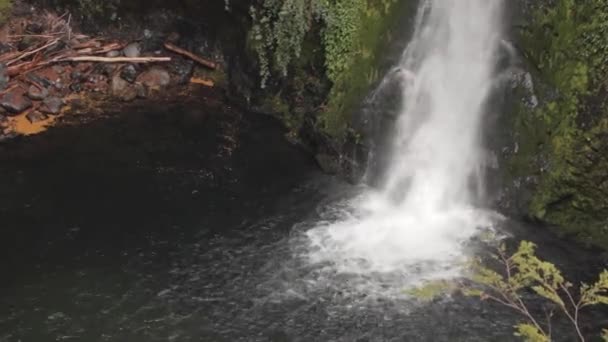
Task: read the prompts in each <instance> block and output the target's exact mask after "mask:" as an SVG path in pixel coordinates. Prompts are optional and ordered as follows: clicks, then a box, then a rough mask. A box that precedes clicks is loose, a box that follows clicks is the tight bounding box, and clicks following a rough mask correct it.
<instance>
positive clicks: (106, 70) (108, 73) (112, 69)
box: [102, 63, 118, 77]
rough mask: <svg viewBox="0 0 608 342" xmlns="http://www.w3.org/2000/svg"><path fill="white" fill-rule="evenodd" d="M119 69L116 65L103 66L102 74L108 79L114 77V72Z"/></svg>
mask: <svg viewBox="0 0 608 342" xmlns="http://www.w3.org/2000/svg"><path fill="white" fill-rule="evenodd" d="M117 68H118V65H116V64H114V63H107V64H105V65H104V66H103V69H102V73H103V74H104V75H106V76H108V77H110V76H112V75H114V72H115V71H116V69H117Z"/></svg>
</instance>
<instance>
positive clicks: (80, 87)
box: [70, 83, 82, 93]
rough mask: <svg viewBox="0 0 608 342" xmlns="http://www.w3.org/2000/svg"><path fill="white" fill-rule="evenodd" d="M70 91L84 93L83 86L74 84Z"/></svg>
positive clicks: (71, 85)
mask: <svg viewBox="0 0 608 342" xmlns="http://www.w3.org/2000/svg"><path fill="white" fill-rule="evenodd" d="M70 90H71V91H74V92H77V93H78V92H80V91H82V84H80V83H72V84H70Z"/></svg>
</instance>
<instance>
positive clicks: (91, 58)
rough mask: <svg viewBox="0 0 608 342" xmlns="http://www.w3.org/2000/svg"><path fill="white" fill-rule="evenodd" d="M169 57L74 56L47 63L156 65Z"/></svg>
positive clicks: (168, 59) (169, 58)
mask: <svg viewBox="0 0 608 342" xmlns="http://www.w3.org/2000/svg"><path fill="white" fill-rule="evenodd" d="M170 61H171V57H99V56H75V57H59V58H56V59H53V60H51V61H49V62H48V64H52V63H61V62H99V63H158V62H170Z"/></svg>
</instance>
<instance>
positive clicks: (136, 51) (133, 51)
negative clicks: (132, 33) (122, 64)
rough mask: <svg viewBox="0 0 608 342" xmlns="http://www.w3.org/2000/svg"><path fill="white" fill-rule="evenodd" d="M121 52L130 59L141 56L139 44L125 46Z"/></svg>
mask: <svg viewBox="0 0 608 342" xmlns="http://www.w3.org/2000/svg"><path fill="white" fill-rule="evenodd" d="M122 52H123V53H124V54H125V56H127V57H130V58H133V57H139V56H140V55H141V46H140V45H139V43H131V44H129V45H127V46H126V47H125V48H124V49H123V50H122Z"/></svg>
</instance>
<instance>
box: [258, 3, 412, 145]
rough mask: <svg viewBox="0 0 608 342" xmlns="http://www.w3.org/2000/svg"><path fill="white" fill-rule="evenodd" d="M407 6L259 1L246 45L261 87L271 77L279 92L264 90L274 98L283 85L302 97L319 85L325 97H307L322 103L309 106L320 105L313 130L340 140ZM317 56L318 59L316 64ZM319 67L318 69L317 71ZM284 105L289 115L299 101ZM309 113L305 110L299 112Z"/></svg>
mask: <svg viewBox="0 0 608 342" xmlns="http://www.w3.org/2000/svg"><path fill="white" fill-rule="evenodd" d="M409 3H412V1H411V0H264V1H262V2H261V4H260V5H259V6H257V7H255V8H252V10H251V14H252V18H253V26H252V29H251V31H250V33H249V36H248V38H249V39H248V46H249V47H250V49H252V50H254V51H256V53H257V56H258V62H259V63H258V68H259V69H260V76H261V83H262V87H266V86H267V85H268V84H269V80H271V79H270V76H271V75H272V76H273V78H274V83H278V84H280V85H279V86H278V87H276V86H275V88H280V89H274V90H270V91H269V92H270V93H272V94H275V95H276V93H277V92H279V91H282V90H283V88H285V87H288V88H290V90H292V91H293V92H294V93H297V94H300V95H302V96H305V94H304V93H305V92H304V91H302V90H303V89H305V88H311V87H312V86H320V88H321V89H323V90H324V91H325V92H324V94H317V93H315V92H309V93H308V94H306V95H308V96H310V95H311V93H313V94H312V95H313V96H314V95H320V97H323V98H324V100H325V101H324V105H323V106H319V104H318V105H317V106H314V110H315V111H319V110H318V107H321V110H320V112H321V113H320V115H319V120H318V121H317V123H318V127H319V128H320V130H323V131H325V132H326V133H328V134H330V135H331V136H333V137H335V138H338V139H339V138H341V137H343V136H344V134H345V132H347V128H348V126H349V124H350V121H351V120H350V118H351V114H352V112H353V111H354V109H355V108H356V106H357V105H358V104H360V103H361V99H362V98H363V97H364V96H365V95H366V93H367V92H368V91H369V89H370V86H371V85H372V84H373V83H374V82H376V81H377V79H378V77H379V75H380V71H379V69H378V67H379V64H380V61H381V57H382V56H381V53H382V51H383V50H384V47H386V46H387V45H388V43H389V42H390V37H391V29H392V28H393V27H395V26H396V25H397V24H398V23H399V21H400V19H403V17H404V16H403V14H404V9H405V6H404V5H405V4H409ZM294 27H295V29H292V28H294ZM313 42H314V44H311V43H313ZM307 45H308V46H307ZM311 54H313V55H311ZM318 56H321V57H322V61H321V63H320V64H319V63H318V58H317V57H318ZM319 69H323V71H321V73H319ZM311 76H312V77H311ZM324 84H329V86H325V85H324ZM271 88H272V87H271ZM289 94H290V95H291V94H292V93H291V92H290V93H289ZM328 94H329V95H328ZM272 96H274V95H272ZM288 102H290V105H291V107H292V110H293V111H295V110H297V109H302V108H303V107H302V106H301V104H299V103H295V102H298V101H293V100H290V101H288ZM299 102H302V101H299ZM304 102H306V101H304ZM313 102H314V101H313ZM308 109H310V106H309V107H308V108H306V109H305V110H304V112H306V111H307V110H308ZM300 121H301V120H300Z"/></svg>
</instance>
